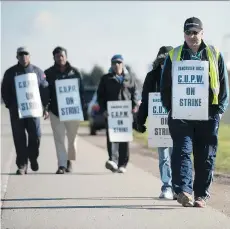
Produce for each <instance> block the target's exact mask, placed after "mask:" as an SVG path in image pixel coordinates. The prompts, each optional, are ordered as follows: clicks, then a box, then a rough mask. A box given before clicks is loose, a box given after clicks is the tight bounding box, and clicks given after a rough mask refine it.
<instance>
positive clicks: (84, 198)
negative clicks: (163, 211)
mask: <svg viewBox="0 0 230 229" xmlns="http://www.w3.org/2000/svg"><path fill="white" fill-rule="evenodd" d="M154 199H155V200H160V199H159V198H157V197H145V196H143V197H135V196H130V197H79V198H72V197H64V198H61V197H60V198H17V199H2V200H1V201H4V202H5V201H37V200H41V201H44V200H154Z"/></svg>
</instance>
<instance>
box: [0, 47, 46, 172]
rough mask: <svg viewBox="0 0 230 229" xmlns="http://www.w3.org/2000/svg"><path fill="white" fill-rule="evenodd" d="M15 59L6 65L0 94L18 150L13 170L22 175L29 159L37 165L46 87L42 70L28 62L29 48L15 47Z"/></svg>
mask: <svg viewBox="0 0 230 229" xmlns="http://www.w3.org/2000/svg"><path fill="white" fill-rule="evenodd" d="M17 59H18V63H17V64H16V65H14V66H13V67H11V68H9V69H7V70H6V72H5V74H4V76H3V81H2V86H1V94H2V99H3V101H4V103H5V106H6V108H8V109H9V113H10V121H11V127H12V134H13V139H14V145H15V149H16V154H17V157H16V165H17V167H18V169H17V171H16V174H18V175H24V174H26V173H27V169H28V160H29V161H30V165H31V169H32V170H33V171H38V169H39V165H38V161H37V159H38V156H39V146H40V139H41V129H40V117H42V116H44V118H45V119H46V118H47V117H48V112H47V106H48V102H49V90H48V82H47V81H46V77H45V74H44V72H43V71H42V70H41V69H40V68H38V67H37V66H35V65H32V64H31V63H30V52H29V50H28V49H27V48H26V47H20V48H18V49H17ZM26 132H27V135H28V137H27V135H26Z"/></svg>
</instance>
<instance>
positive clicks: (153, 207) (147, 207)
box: [1, 205, 182, 210]
mask: <svg viewBox="0 0 230 229" xmlns="http://www.w3.org/2000/svg"><path fill="white" fill-rule="evenodd" d="M71 208H72V209H88V208H95V209H106V208H118V209H119V208H122V209H134V210H136V209H143V210H172V209H178V208H182V207H181V206H179V205H175V206H169V207H167V206H165V205H78V206H77V205H76V206H37V207H33V206H31V207H29V206H26V207H2V208H1V209H2V210H26V209H28V210H31V209H71Z"/></svg>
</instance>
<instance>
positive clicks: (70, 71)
mask: <svg viewBox="0 0 230 229" xmlns="http://www.w3.org/2000/svg"><path fill="white" fill-rule="evenodd" d="M45 74H46V77H47V81H48V83H49V90H50V101H49V108H48V110H49V111H51V112H52V113H53V114H54V115H56V116H57V117H59V114H58V105H57V95H56V87H55V81H56V80H64V79H73V78H77V79H79V94H80V98H81V105H82V108H83V109H84V104H85V102H84V87H83V84H82V78H81V73H80V72H79V71H78V69H77V68H75V67H73V66H71V65H70V63H69V62H67V63H66V70H65V72H60V70H59V66H57V65H56V64H54V65H53V66H52V67H50V68H49V69H47V70H45Z"/></svg>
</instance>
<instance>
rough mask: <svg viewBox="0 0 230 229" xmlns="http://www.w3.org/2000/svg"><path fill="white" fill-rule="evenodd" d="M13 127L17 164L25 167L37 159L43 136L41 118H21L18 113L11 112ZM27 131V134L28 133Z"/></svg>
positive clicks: (19, 166)
mask: <svg viewBox="0 0 230 229" xmlns="http://www.w3.org/2000/svg"><path fill="white" fill-rule="evenodd" d="M10 121H11V128H12V133H13V139H14V145H15V149H16V154H17V157H16V164H17V166H18V168H24V166H25V165H27V163H28V159H29V160H30V161H34V160H37V158H38V155H39V146H40V138H41V129H40V119H39V118H25V119H19V118H18V115H17V114H15V113H13V112H10ZM26 132H27V135H26Z"/></svg>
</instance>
